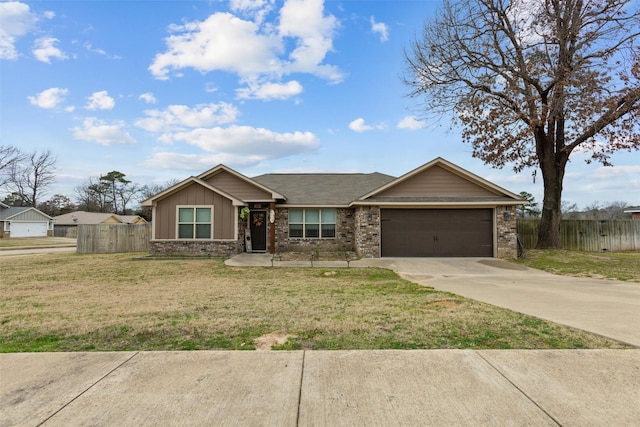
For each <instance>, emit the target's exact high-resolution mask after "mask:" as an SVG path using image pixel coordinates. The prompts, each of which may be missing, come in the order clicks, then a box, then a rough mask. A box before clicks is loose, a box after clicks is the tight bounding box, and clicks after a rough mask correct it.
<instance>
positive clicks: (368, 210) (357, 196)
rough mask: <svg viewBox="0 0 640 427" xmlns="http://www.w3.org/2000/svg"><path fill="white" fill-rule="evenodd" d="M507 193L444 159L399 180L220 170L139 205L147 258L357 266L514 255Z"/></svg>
mask: <svg viewBox="0 0 640 427" xmlns="http://www.w3.org/2000/svg"><path fill="white" fill-rule="evenodd" d="M523 203H526V201H525V200H523V199H522V198H521V197H520V196H518V195H516V194H514V193H511V192H509V191H507V190H505V189H504V188H501V187H499V186H497V185H495V184H493V183H491V182H489V181H487V180H485V179H483V178H480V177H479V176H477V175H474V174H472V173H471V172H469V171H466V170H464V169H462V168H461V167H459V166H456V165H455V164H453V163H451V162H448V161H447V160H445V159H442V158H436V159H434V160H432V161H430V162H429V163H426V164H424V165H422V166H420V167H418V168H416V169H414V170H412V171H410V172H408V173H406V174H405V175H402V176H401V177H398V178H396V177H393V176H389V175H385V174H381V173H377V172H375V173H350V174H349V173H347V174H333V173H330V174H325V173H317V174H316V173H314V174H266V175H260V176H256V177H253V178H249V177H246V176H244V175H242V174H240V173H238V172H236V171H234V170H233V169H231V168H229V167H227V166H224V165H218V166H216V167H214V168H212V169H210V170H208V171H206V172H203V173H202V174H200V175H198V176H192V177H189V178H187V179H185V180H184V181H182V182H180V183H178V184H176V185H174V186H172V187H170V188H169V189H167V190H165V191H163V192H161V193H159V194H156V195H155V196H153V197H151V198H149V199H147V200H145V201H144V202H142V206H149V207H151V208H152V237H151V242H150V248H151V249H150V251H151V253H152V254H192V255H193V254H201V253H218V254H229V253H239V252H243V251H247V252H269V253H277V252H289V251H306V250H309V251H311V250H322V251H353V252H355V253H356V254H357V255H358V256H361V257H499V258H514V257H516V255H517V229H516V206H517V205H519V204H523Z"/></svg>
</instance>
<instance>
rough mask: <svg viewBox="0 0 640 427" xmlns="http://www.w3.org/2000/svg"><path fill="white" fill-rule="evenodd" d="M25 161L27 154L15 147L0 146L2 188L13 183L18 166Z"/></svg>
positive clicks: (0, 181) (0, 184) (0, 182)
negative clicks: (13, 176)
mask: <svg viewBox="0 0 640 427" xmlns="http://www.w3.org/2000/svg"><path fill="white" fill-rule="evenodd" d="M24 159H25V154H24V153H23V152H22V151H20V149H19V148H18V147H15V146H13V145H0V187H2V189H3V190H7V189H8V188H7V187H5V186H6V185H7V184H9V183H11V177H12V175H13V171H14V169H15V168H16V166H17V165H18V164H19V163H20V162H22V161H23V160H24Z"/></svg>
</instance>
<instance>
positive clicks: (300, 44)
mask: <svg viewBox="0 0 640 427" xmlns="http://www.w3.org/2000/svg"><path fill="white" fill-rule="evenodd" d="M338 25H339V24H338V20H337V19H336V17H335V16H333V15H328V16H325V15H324V2H323V0H288V1H286V2H285V4H284V6H283V7H282V9H280V26H279V30H280V36H282V37H293V38H294V39H296V42H297V46H296V48H295V49H294V50H293V52H291V53H290V54H289V58H290V59H291V60H292V61H287V63H286V65H285V67H284V68H285V71H287V72H303V73H311V74H315V75H318V76H321V77H323V78H326V79H328V80H330V81H332V82H334V83H338V82H340V81H342V79H343V75H342V73H340V71H339V70H338V68H337V67H335V66H333V65H326V64H322V61H323V60H324V58H325V56H326V55H327V53H328V52H329V51H331V50H333V37H334V35H335V31H336V29H337V27H338Z"/></svg>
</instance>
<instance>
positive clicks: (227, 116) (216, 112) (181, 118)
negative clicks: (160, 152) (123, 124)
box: [135, 102, 239, 140]
mask: <svg viewBox="0 0 640 427" xmlns="http://www.w3.org/2000/svg"><path fill="white" fill-rule="evenodd" d="M144 114H145V115H146V116H147V117H145V118H142V119H138V120H137V121H136V122H135V125H136V126H138V127H140V128H142V129H145V130H147V131H149V132H175V131H182V130H185V128H198V127H206V126H213V125H220V124H227V123H233V122H235V121H236V120H237V117H238V115H239V111H238V109H237V108H236V107H235V106H233V105H231V104H228V103H226V102H221V103H219V104H214V103H211V104H200V105H196V106H195V107H193V108H190V107H188V106H186V105H170V106H168V107H167V108H166V109H165V110H147V111H145V112H144ZM166 138H169V140H170V139H171V135H168V136H165V139H166Z"/></svg>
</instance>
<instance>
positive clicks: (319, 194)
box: [253, 172, 394, 206]
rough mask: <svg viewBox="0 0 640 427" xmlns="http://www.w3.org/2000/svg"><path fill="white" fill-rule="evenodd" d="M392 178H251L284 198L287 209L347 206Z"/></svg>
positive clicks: (369, 175) (359, 175)
mask: <svg viewBox="0 0 640 427" xmlns="http://www.w3.org/2000/svg"><path fill="white" fill-rule="evenodd" d="M393 179H394V177H393V176H390V175H385V174H381V173H378V172H375V173H367V174H363V173H352V174H338V173H334V174H327V173H318V174H265V175H260V176H256V177H254V178H253V180H254V181H257V182H259V183H261V184H263V185H265V186H267V187H270V188H273V189H275V190H276V191H278V192H280V193H283V194H285V195H286V196H287V205H291V206H297V205H300V206H313V205H317V206H348V205H349V203H351V202H352V201H354V200H356V199H357V198H358V197H360V196H362V195H363V194H365V193H368V192H370V191H371V190H373V189H375V188H378V187H380V186H381V185H384V184H386V183H388V182H390V181H392V180H393Z"/></svg>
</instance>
